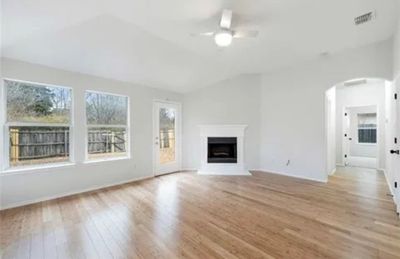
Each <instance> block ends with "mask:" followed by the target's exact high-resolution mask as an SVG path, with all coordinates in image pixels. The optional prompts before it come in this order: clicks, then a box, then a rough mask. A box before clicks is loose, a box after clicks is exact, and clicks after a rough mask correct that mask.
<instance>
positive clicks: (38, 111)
mask: <svg viewBox="0 0 400 259" xmlns="http://www.w3.org/2000/svg"><path fill="white" fill-rule="evenodd" d="M5 85H6V89H7V121H8V122H43V123H69V121H70V111H71V89H68V88H63V87H50V86H41V85H35V84H31V83H22V82H14V81H9V80H5Z"/></svg>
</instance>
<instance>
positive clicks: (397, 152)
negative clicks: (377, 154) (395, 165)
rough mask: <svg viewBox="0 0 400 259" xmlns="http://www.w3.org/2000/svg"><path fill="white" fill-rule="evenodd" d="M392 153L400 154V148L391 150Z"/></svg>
mask: <svg viewBox="0 0 400 259" xmlns="http://www.w3.org/2000/svg"><path fill="white" fill-rule="evenodd" d="M390 154H397V155H400V150H393V149H392V150H390Z"/></svg>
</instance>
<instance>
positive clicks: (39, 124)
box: [0, 78, 75, 173]
mask: <svg viewBox="0 0 400 259" xmlns="http://www.w3.org/2000/svg"><path fill="white" fill-rule="evenodd" d="M5 81H11V82H19V83H26V84H30V85H33V86H37V87H51V88H64V89H69V90H70V93H71V96H70V97H71V104H70V105H71V106H70V109H69V123H43V122H9V121H7V92H6V88H7V87H6V85H5V83H4V82H5ZM1 84H2V96H1V95H0V97H1V100H2V101H3V102H4V109H3V114H2V115H0V118H1V117H2V121H0V122H1V126H2V127H3V134H2V135H3V137H4V143H3V146H2V147H0V148H3V153H4V158H3V167H1V168H0V173H3V172H6V173H9V172H16V171H28V170H36V169H41V168H44V169H45V168H49V166H50V167H53V166H54V164H68V163H71V164H74V163H75V148H74V147H75V145H74V140H75V136H74V122H75V115H74V106H75V102H74V99H75V96H74V89H73V87H69V86H60V85H52V84H45V83H38V82H32V81H24V80H18V79H11V78H2V79H1ZM18 126H20V127H65V128H68V129H69V147H68V149H69V155H68V162H61V163H57V162H56V163H51V162H50V163H42V164H38V165H35V166H13V167H11V166H10V153H9V144H10V143H9V141H8V139H9V128H10V127H18Z"/></svg>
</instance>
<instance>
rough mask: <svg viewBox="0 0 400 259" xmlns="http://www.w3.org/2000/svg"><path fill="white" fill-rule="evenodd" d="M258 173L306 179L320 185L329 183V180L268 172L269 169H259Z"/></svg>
mask: <svg viewBox="0 0 400 259" xmlns="http://www.w3.org/2000/svg"><path fill="white" fill-rule="evenodd" d="M257 171H259V172H263V173H270V174H278V175H284V176H289V177H293V178H298V179H304V180H310V181H314V182H320V183H327V182H328V179H326V180H321V179H316V178H313V177H307V176H299V175H294V174H289V173H284V172H278V171H274V170H268V169H259V170H257Z"/></svg>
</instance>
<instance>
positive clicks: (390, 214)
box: [0, 169, 400, 259]
mask: <svg viewBox="0 0 400 259" xmlns="http://www.w3.org/2000/svg"><path fill="white" fill-rule="evenodd" d="M388 193H389V190H388V187H387V185H386V181H385V178H384V176H383V174H382V173H379V172H376V171H374V170H368V169H365V170H364V169H340V170H339V171H338V172H337V173H336V174H335V176H332V177H330V179H329V183H328V184H324V183H316V182H311V181H306V180H300V179H295V178H290V177H285V176H279V175H273V174H267V173H261V172H253V176H237V177H229V176H228V177H227V176H198V175H196V174H195V173H188V172H182V173H176V174H171V175H165V176H161V177H157V178H154V179H150V180H145V181H140V182H135V183H131V184H125V185H120V186H117V187H111V188H106V189H102V190H99V191H94V192H90V193H84V194H80V195H75V196H71V197H67V198H62V199H57V200H52V201H47V202H42V203H38V204H34V205H29V206H24V207H20V208H16V209H9V210H5V211H2V212H1V213H0V217H1V218H0V219H1V229H0V230H1V240H0V248H1V250H2V251H3V255H2V256H3V258H363V259H364V258H400V222H399V219H398V217H397V215H396V213H395V207H394V204H393V202H392V198H391V197H389V196H388V195H387V194H388Z"/></svg>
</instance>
